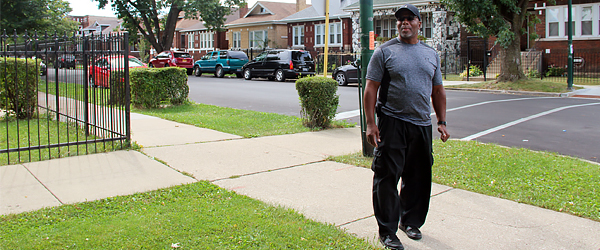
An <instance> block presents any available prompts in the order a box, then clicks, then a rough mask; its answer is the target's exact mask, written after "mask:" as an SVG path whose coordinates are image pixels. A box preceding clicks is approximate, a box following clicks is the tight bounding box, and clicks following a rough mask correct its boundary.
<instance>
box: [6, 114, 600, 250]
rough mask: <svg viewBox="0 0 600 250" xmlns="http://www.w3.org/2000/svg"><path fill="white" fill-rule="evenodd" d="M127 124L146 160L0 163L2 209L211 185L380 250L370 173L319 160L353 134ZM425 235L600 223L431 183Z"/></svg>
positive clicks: (512, 235) (540, 238)
mask: <svg viewBox="0 0 600 250" xmlns="http://www.w3.org/2000/svg"><path fill="white" fill-rule="evenodd" d="M131 124H132V137H133V140H134V141H136V142H137V143H138V144H140V145H142V146H143V150H142V151H143V153H144V154H142V153H140V152H137V151H118V152H110V153H102V154H94V155H85V156H76V157H69V158H62V159H55V160H49V161H43V162H34V163H25V164H20V165H11V166H3V167H0V195H1V196H0V197H1V198H2V199H0V213H1V214H9V213H20V212H23V211H30V210H36V209H40V208H43V207H48V206H60V205H62V204H67V203H76V202H84V201H90V200H96V199H101V198H105V197H110V196H116V195H127V194H133V193H136V192H145V191H149V190H154V189H158V188H163V187H169V186H173V185H180V184H185V183H191V182H195V181H198V180H209V181H211V182H212V183H214V184H216V185H219V186H221V187H223V188H226V189H230V190H234V191H236V192H237V193H240V194H243V195H247V196H249V197H252V198H255V199H259V200H262V201H265V202H267V203H270V204H273V205H281V206H285V207H288V208H292V209H294V210H296V211H298V212H300V213H302V214H304V215H305V216H307V217H308V218H311V219H314V220H317V221H320V222H326V223H332V224H334V225H336V226H338V227H340V228H342V229H344V230H347V232H349V233H351V234H354V235H356V236H358V237H361V238H364V239H367V240H369V241H371V242H373V244H374V245H376V246H380V245H379V243H378V242H377V240H376V237H377V225H376V222H375V219H374V217H373V209H372V206H371V184H372V177H373V174H372V172H371V170H370V169H366V168H361V167H355V166H351V165H346V164H340V163H335V162H329V161H324V159H325V158H326V157H327V156H330V155H344V154H349V153H353V152H358V151H360V150H361V140H360V129H359V128H348V129H333V130H326V131H319V132H307V133H299V134H292V135H279V136H268V137H260V138H251V139H244V138H241V137H239V136H236V135H230V134H226V133H222V132H218V131H213V130H209V129H202V128H196V127H193V126H189V125H184V124H179V123H175V122H171V121H166V120H162V119H158V118H155V117H151V116H145V115H139V114H132V121H131ZM159 160H160V161H159ZM160 162H165V163H166V164H167V165H168V166H167V165H164V164H162V163H160ZM183 173H186V174H183ZM189 175H192V176H193V178H192V177H190V176H189ZM233 176H235V177H237V178H230V177H233ZM422 231H423V234H424V236H423V239H422V240H420V241H413V240H410V239H408V238H407V237H406V236H405V235H404V234H402V233H400V232H399V233H398V236H399V237H400V239H401V241H402V242H403V244H404V245H405V247H406V248H407V249H506V248H508V249H590V250H597V249H600V236H599V234H598V232H600V222H595V221H592V220H588V219H583V218H579V217H576V216H572V215H568V214H565V213H559V212H554V211H550V210H547V209H542V208H539V207H535V206H530V205H524V204H519V203H516V202H512V201H507V200H503V199H499V198H494V197H488V196H485V195H481V194H477V193H472V192H468V191H464V190H460V189H454V188H451V187H447V186H442V185H437V184H433V192H432V199H431V209H430V213H429V216H428V218H427V222H426V224H425V225H424V226H423V227H422Z"/></svg>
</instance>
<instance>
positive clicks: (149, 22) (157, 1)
mask: <svg viewBox="0 0 600 250" xmlns="http://www.w3.org/2000/svg"><path fill="white" fill-rule="evenodd" d="M94 1H96V2H98V3H99V7H100V8H103V7H105V6H106V5H107V4H110V6H111V7H112V9H113V10H114V11H115V12H116V14H117V16H118V17H119V18H121V19H122V20H123V22H124V23H125V25H124V26H125V28H126V29H127V30H128V31H129V33H130V35H131V36H132V37H136V36H138V35H141V36H143V37H144V38H145V39H146V40H147V41H148V42H150V44H151V45H152V47H153V48H154V49H155V50H156V51H157V52H161V51H164V50H168V49H169V48H170V47H171V45H172V44H173V36H174V34H175V26H176V25H177V21H178V19H179V17H180V15H181V14H183V17H184V18H200V19H202V20H203V21H204V24H205V26H206V27H207V28H209V29H211V30H220V29H221V28H222V26H223V24H224V23H225V16H227V15H229V14H231V12H232V10H233V8H235V7H237V6H240V5H241V4H245V2H244V0H225V1H219V0H137V1H135V0H94Z"/></svg>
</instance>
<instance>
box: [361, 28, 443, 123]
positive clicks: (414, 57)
mask: <svg viewBox="0 0 600 250" xmlns="http://www.w3.org/2000/svg"><path fill="white" fill-rule="evenodd" d="M366 78H367V79H369V80H373V81H376V82H380V83H381V85H380V87H379V95H378V98H377V110H378V112H383V113H384V114H385V115H387V116H391V117H394V118H397V119H400V120H403V121H406V122H410V123H412V124H415V125H418V126H429V125H431V93H432V90H433V86H436V85H441V84H442V72H441V69H440V58H439V56H438V54H437V52H436V51H435V50H434V49H433V48H431V47H429V46H428V45H426V44H425V43H423V42H421V41H420V42H419V43H417V44H408V43H405V42H402V41H401V40H400V39H399V38H396V39H392V40H390V41H388V42H386V43H384V44H382V45H381V46H379V47H378V48H377V49H375V52H374V53H373V56H372V57H371V61H370V62H369V66H368V68H367V76H366Z"/></svg>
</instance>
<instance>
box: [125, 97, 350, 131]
mask: <svg viewBox="0 0 600 250" xmlns="http://www.w3.org/2000/svg"><path fill="white" fill-rule="evenodd" d="M132 112H135V113H141V114H145V115H151V116H156V117H160V118H162V119H166V120H171V121H175V122H179V123H185V124H189V125H193V126H196V127H201V128H208V129H213V130H217V131H221V132H225V133H229V134H234V135H239V136H242V137H245V138H251V137H259V136H270V135H283V134H293V133H301V132H308V131H311V129H309V128H307V127H304V126H303V125H302V119H300V118H299V117H295V116H288V115H280V114H274V113H265V112H258V111H251V110H241V109H234V108H225V107H218V106H214V105H207V104H196V103H189V104H185V105H180V106H169V107H166V108H159V109H132ZM333 126H334V127H351V126H354V124H349V123H347V122H345V121H334V122H333Z"/></svg>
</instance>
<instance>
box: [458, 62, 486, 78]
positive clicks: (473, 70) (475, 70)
mask: <svg viewBox="0 0 600 250" xmlns="http://www.w3.org/2000/svg"><path fill="white" fill-rule="evenodd" d="M480 75H483V71H481V69H479V66H477V65H471V66H469V76H480ZM460 76H462V77H467V70H466V69H465V71H463V72H462V73H460Z"/></svg>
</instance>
